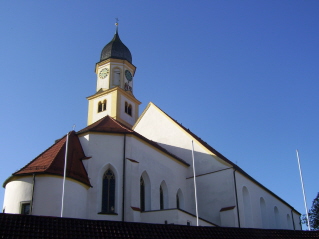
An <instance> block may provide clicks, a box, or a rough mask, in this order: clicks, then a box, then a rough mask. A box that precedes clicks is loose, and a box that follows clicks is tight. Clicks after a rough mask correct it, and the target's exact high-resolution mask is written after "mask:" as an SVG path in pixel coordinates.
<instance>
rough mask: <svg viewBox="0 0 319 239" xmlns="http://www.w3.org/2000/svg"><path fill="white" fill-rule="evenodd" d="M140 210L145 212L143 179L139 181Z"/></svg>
mask: <svg viewBox="0 0 319 239" xmlns="http://www.w3.org/2000/svg"><path fill="white" fill-rule="evenodd" d="M140 209H141V211H142V212H144V211H145V183H144V179H143V177H141V179H140Z"/></svg>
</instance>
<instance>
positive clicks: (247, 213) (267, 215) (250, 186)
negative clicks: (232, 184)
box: [236, 172, 301, 230]
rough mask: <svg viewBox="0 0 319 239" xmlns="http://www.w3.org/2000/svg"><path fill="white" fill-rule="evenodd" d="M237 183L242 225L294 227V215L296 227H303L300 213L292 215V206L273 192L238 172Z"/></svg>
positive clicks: (253, 226) (276, 227)
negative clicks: (300, 223) (300, 222)
mask: <svg viewBox="0 0 319 239" xmlns="http://www.w3.org/2000/svg"><path fill="white" fill-rule="evenodd" d="M236 184H237V192H238V206H239V214H240V225H241V227H251V228H272V229H293V222H292V217H293V218H294V222H295V229H297V230H299V229H301V228H300V225H299V218H298V214H297V213H293V214H294V215H293V216H292V215H291V213H292V211H291V208H290V207H289V206H288V205H287V204H285V203H284V202H283V201H281V200H279V199H278V198H276V197H275V196H274V195H273V194H271V193H270V192H268V191H267V190H265V189H264V188H262V187H261V186H259V185H258V184H256V183H255V182H253V181H252V180H250V179H248V178H247V177H245V176H243V175H242V174H240V173H238V172H236ZM247 207H249V208H247ZM275 208H277V209H275ZM287 215H289V220H290V221H288V218H287Z"/></svg>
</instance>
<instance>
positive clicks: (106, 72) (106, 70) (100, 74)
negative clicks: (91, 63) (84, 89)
mask: <svg viewBox="0 0 319 239" xmlns="http://www.w3.org/2000/svg"><path fill="white" fill-rule="evenodd" d="M108 74H109V69H108V68H103V69H102V70H101V71H100V73H99V77H100V78H101V79H104V78H105V77H106V76H107V75H108Z"/></svg>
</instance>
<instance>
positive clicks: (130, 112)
mask: <svg viewBox="0 0 319 239" xmlns="http://www.w3.org/2000/svg"><path fill="white" fill-rule="evenodd" d="M127 113H128V114H129V115H131V116H132V105H129V106H128V109H127Z"/></svg>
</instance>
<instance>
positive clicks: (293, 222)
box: [291, 209, 296, 230]
mask: <svg viewBox="0 0 319 239" xmlns="http://www.w3.org/2000/svg"><path fill="white" fill-rule="evenodd" d="M291 218H292V225H293V226H294V230H296V227H295V220H294V214H293V213H292V209H291Z"/></svg>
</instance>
